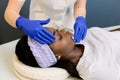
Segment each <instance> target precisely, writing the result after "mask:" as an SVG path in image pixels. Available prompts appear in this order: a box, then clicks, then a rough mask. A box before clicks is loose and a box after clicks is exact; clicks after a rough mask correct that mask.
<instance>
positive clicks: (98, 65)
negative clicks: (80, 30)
mask: <svg viewBox="0 0 120 80" xmlns="http://www.w3.org/2000/svg"><path fill="white" fill-rule="evenodd" d="M82 44H83V45H84V46H85V50H84V53H83V56H82V57H81V59H80V60H79V62H78V64H77V67H76V68H77V71H78V72H79V75H80V76H81V77H82V78H83V79H84V80H120V31H115V32H108V31H106V30H103V29H100V28H97V27H93V28H91V29H89V30H88V33H87V36H86V39H85V40H84V41H83V42H82Z"/></svg>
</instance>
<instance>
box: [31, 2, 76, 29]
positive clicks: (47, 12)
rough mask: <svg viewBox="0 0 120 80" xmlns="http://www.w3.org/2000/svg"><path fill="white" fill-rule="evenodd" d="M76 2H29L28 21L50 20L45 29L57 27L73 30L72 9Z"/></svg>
mask: <svg viewBox="0 0 120 80" xmlns="http://www.w3.org/2000/svg"><path fill="white" fill-rule="evenodd" d="M75 1H76V0H31V4H30V16H29V17H30V19H32V20H39V19H47V18H51V20H52V21H50V23H49V24H47V25H45V26H47V27H53V26H54V23H53V22H55V23H56V24H57V25H59V26H60V27H61V26H65V27H68V28H71V29H73V25H74V21H75V20H74V16H73V7H74V3H75Z"/></svg>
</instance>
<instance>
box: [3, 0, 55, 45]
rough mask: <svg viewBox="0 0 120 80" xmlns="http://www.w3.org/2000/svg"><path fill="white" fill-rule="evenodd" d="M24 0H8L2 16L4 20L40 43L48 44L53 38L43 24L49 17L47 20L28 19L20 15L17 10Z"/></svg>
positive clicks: (47, 21)
mask: <svg viewBox="0 0 120 80" xmlns="http://www.w3.org/2000/svg"><path fill="white" fill-rule="evenodd" d="M24 2H25V0H9V2H8V6H7V8H6V11H5V14H4V17H5V20H6V21H7V22H8V23H9V24H10V25H11V26H13V27H17V28H18V29H20V30H23V31H24V32H25V33H26V34H27V35H28V36H30V37H31V38H33V39H35V40H36V41H38V42H39V43H41V44H50V43H52V42H53V41H54V40H55V37H54V35H53V34H51V33H50V32H49V31H48V30H47V29H46V28H44V27H43V25H45V24H48V23H49V21H50V19H47V20H29V19H27V18H24V17H22V16H20V14H19V12H20V10H21V8H22V6H23V4H24ZM28 23H29V24H28Z"/></svg>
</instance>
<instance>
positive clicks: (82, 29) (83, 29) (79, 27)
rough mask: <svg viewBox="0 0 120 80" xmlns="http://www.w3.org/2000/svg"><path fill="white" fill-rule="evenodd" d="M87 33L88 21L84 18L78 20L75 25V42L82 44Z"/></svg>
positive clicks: (80, 17)
mask: <svg viewBox="0 0 120 80" xmlns="http://www.w3.org/2000/svg"><path fill="white" fill-rule="evenodd" d="M86 33H87V26H86V19H85V18H84V17H82V16H79V17H77V18H76V21H75V24H74V40H75V42H77V43H78V42H80V40H84V38H85V36H86Z"/></svg>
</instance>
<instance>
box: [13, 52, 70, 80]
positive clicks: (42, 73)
mask: <svg viewBox="0 0 120 80" xmlns="http://www.w3.org/2000/svg"><path fill="white" fill-rule="evenodd" d="M13 66H14V71H15V73H16V75H17V76H18V77H19V78H20V79H21V80H34V79H35V80H65V79H66V78H68V77H69V76H70V75H69V73H68V72H67V71H66V70H65V69H62V68H55V67H51V68H35V67H31V66H27V65H25V64H23V63H21V62H20V61H19V60H18V58H17V57H16V55H15V54H14V56H13Z"/></svg>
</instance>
